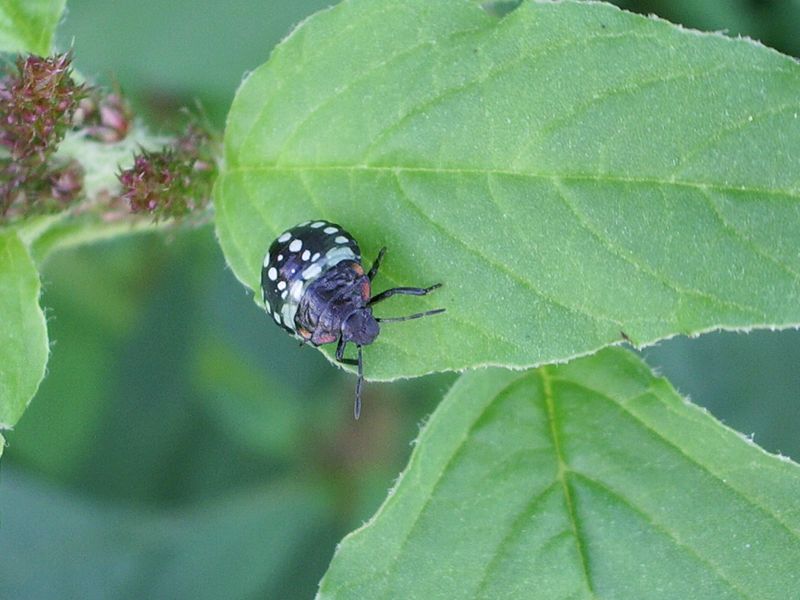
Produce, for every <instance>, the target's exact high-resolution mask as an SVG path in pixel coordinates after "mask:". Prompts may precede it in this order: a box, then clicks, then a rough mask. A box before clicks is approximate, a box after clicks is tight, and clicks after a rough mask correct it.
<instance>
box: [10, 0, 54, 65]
mask: <svg viewBox="0 0 800 600" xmlns="http://www.w3.org/2000/svg"><path fill="white" fill-rule="evenodd" d="M66 3H67V0H0V52H20V53H21V52H31V53H33V54H39V55H41V56H45V55H47V54H50V51H51V50H52V45H53V34H54V33H55V30H56V26H57V25H58V21H59V20H60V19H61V13H62V12H63V11H64V6H65V5H66Z"/></svg>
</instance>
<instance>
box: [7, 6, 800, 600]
mask: <svg viewBox="0 0 800 600" xmlns="http://www.w3.org/2000/svg"><path fill="white" fill-rule="evenodd" d="M327 4H328V3H327V2H317V1H311V2H308V1H297V0H280V1H278V0H276V1H274V2H269V3H265V2H260V1H258V0H233V1H231V2H228V3H224V4H220V3H217V2H212V1H211V0H199V1H198V0H193V1H189V0H176V1H174V2H170V3H166V4H165V3H163V2H157V1H155V0H140V1H137V2H132V1H125V2H114V3H109V2H106V1H104V0H73V1H71V2H69V4H68V11H67V16H66V19H65V21H64V24H63V25H62V27H61V28H60V30H59V35H58V39H59V46H60V47H61V48H62V49H63V48H66V47H69V46H70V44H72V43H73V40H74V46H75V55H76V64H77V67H78V68H79V69H80V70H81V71H82V72H83V73H87V74H97V75H99V76H101V77H103V78H104V79H105V80H106V81H111V80H114V79H115V80H117V81H118V82H119V84H120V85H121V86H122V88H123V90H124V91H125V92H127V93H129V94H132V95H133V96H134V97H135V99H136V101H137V106H138V108H139V110H140V111H144V112H145V113H146V114H148V115H149V117H151V118H153V119H155V120H156V122H158V123H160V124H161V126H162V127H163V128H165V129H167V128H172V127H175V123H174V121H172V120H171V119H173V118H174V113H173V112H172V110H173V108H175V107H178V106H192V105H193V103H194V99H195V98H199V99H200V100H201V101H202V103H203V105H204V107H205V108H206V110H207V112H208V114H209V115H210V116H211V118H212V119H213V121H214V123H215V124H216V125H217V126H218V127H219V128H220V129H221V128H222V126H223V118H224V115H225V113H226V111H227V108H228V104H229V102H230V100H231V98H232V97H233V94H234V92H235V89H236V86H237V85H238V83H239V82H240V81H241V77H242V75H243V74H244V72H245V71H248V70H252V69H254V68H255V67H257V66H258V65H260V64H261V63H262V62H264V60H266V58H267V55H268V53H269V51H270V49H271V48H272V46H274V44H275V43H277V42H278V41H279V40H280V39H281V38H283V37H284V36H285V35H286V34H287V33H288V32H289V31H290V29H291V27H292V26H293V24H295V23H297V22H298V21H299V20H300V19H302V18H304V17H305V16H307V15H309V14H311V13H312V12H313V11H315V10H317V9H319V8H321V7H322V6H324V5H327ZM702 4H704V5H706V6H711V7H712V8H713V7H714V6H717V7H719V6H723V7H727V6H732V5H733V4H732V3H730V2H724V1H722V0H720V2H713V1H707V2H703V3H702ZM740 4H742V5H744V6H746V7H750V8H752V10H750V8H748V10H749V12H748V14H750V16H751V17H750V18H749V20H748V21H747V23H746V25H747V29H745V30H743V31H742V33H748V34H750V35H753V36H758V37H760V39H761V40H762V41H763V42H764V43H766V44H768V45H772V46H775V47H778V48H779V49H782V50H784V51H786V52H792V53H794V54H795V55H796V54H797V53H798V50H797V49H796V48H795V49H794V50H792V49H791V48H790V46H791V44H797V42H798V40H797V37H796V32H797V30H798V28H797V26H794V27H793V28H792V27H791V24H792V23H793V22H795V23H796V21H792V19H796V18H797V15H798V14H800V11H799V10H798V8H797V3H791V2H782V1H781V2H763V1H762V2H741V3H740ZM672 6H673V3H672V2H662V3H660V7H657V8H653V7H652V5H649V6H647V7H645V6H642V11H644V12H649V11H654V10H655V11H656V12H658V10H661V9H663V10H670V11H671V12H670V14H668V15H667V14H666V13H661V14H663V16H669V18H670V19H672V20H673V21H677V22H681V23H683V24H685V25H688V26H694V27H704V26H705V25H703V24H701V23H698V22H694V21H691V20H690V16H691V15H689V13H684V14H679V13H677V12H675V11H674V10H672ZM676 6H677V4H676ZM628 7H629V8H632V7H633V3H628ZM689 8H691V7H689ZM717 14H722V15H723V16H725V15H726V14H732V13H730V11H727V10H724V9H720V10H718V11H717ZM715 23H716V22H714V23H712V27H713V28H715V29H716V28H719V27H726V26H728V25H725V24H724V23H723V24H722V25H717V24H715ZM763 31H766V32H768V35H766V34H765V35H763V37H762V34H761V33H760V32H763ZM781 31H783V32H784V33H781ZM170 115H172V117H171V116H170ZM43 287H44V296H43V305H44V306H45V307H46V314H47V316H48V324H49V328H50V330H51V339H52V340H53V342H54V345H53V349H52V355H51V360H50V364H49V366H48V371H49V372H48V376H47V377H46V378H45V380H44V382H43V384H42V387H41V390H40V392H39V393H38V394H37V396H36V398H35V399H34V401H33V402H32V403H31V406H30V407H29V409H28V411H27V412H26V413H25V415H24V417H23V418H22V420H21V421H20V422H19V424H18V426H17V427H16V429H15V430H14V431H12V432H8V434H7V435H6V436H5V437H6V438H7V442H8V447H7V448H6V449H5V454H4V455H3V458H2V460H1V461H0V556H3V557H4V560H3V561H0V563H2V567H0V568H1V569H2V570H0V582H2V584H0V586H3V587H0V597H10V598H15V597H26V596H25V595H24V594H23V592H26V591H30V592H31V594H34V592H35V595H28V596H27V597H41V598H50V597H52V598H59V599H61V598H85V597H91V595H90V594H91V593H94V596H95V597H103V598H108V597H126V596H136V597H142V596H143V595H166V596H169V595H170V593H169V592H170V590H172V591H175V590H186V591H188V592H192V594H191V597H203V595H202V594H200V593H197V594H196V595H195V594H194V592H196V591H197V590H195V589H191V588H189V587H182V588H179V587H177V586H179V585H186V586H188V585H189V584H187V583H185V582H184V583H181V582H179V581H176V582H173V585H174V586H175V587H159V589H155V588H153V587H149V588H148V587H141V586H145V585H146V584H147V583H148V580H149V579H150V578H152V581H153V582H158V583H159V584H160V585H163V586H167V585H169V583H168V582H167V583H164V582H165V579H164V577H165V576H167V574H168V573H169V572H170V571H169V569H174V568H176V567H180V566H181V565H183V569H185V570H189V569H190V568H192V567H190V565H206V564H208V563H206V562H203V560H205V559H203V558H202V557H198V556H197V553H198V552H199V551H200V549H198V548H194V547H193V546H196V545H197V544H198V542H197V539H198V538H197V537H192V536H191V535H189V534H187V533H186V532H185V531H180V530H181V529H182V528H184V529H185V528H189V529H197V531H198V535H203V534H204V532H203V531H201V530H200V527H201V524H202V523H203V522H204V521H207V522H208V523H209V525H208V529H205V530H204V531H206V532H209V531H211V529H212V528H214V527H221V528H228V527H229V525H228V524H226V521H225V520H226V519H227V517H226V516H225V515H224V513H225V512H226V509H225V506H231V507H236V510H235V512H236V513H237V515H231V516H230V519H231V520H230V521H227V523H231V522H232V521H236V520H237V519H239V521H238V523H239V525H235V526H234V525H231V526H230V527H231V530H232V533H231V535H233V536H238V535H241V536H242V542H241V544H242V545H241V547H238V546H236V545H234V548H236V549H235V550H233V551H230V550H227V548H229V546H227V544H228V541H227V540H226V541H220V543H219V545H218V546H217V545H216V543H215V542H213V541H211V542H208V544H207V545H208V546H209V547H208V548H207V549H208V550H209V552H211V553H214V552H216V551H220V552H221V553H222V554H225V555H226V556H225V558H226V560H227V559H228V558H230V556H233V557H239V553H240V552H249V553H251V554H252V556H253V557H254V558H256V559H258V561H256V562H257V563H258V562H260V563H263V565H264V568H263V569H262V568H259V569H257V573H258V574H259V577H260V578H261V579H262V581H261V583H260V584H259V585H260V587H256V584H255V583H253V582H250V581H242V582H240V583H239V584H237V587H236V588H233V587H232V588H231V590H230V591H231V594H226V597H230V598H235V597H237V596H236V595H235V594H236V593H238V594H239V595H238V597H280V598H309V597H312V596H313V594H314V592H315V590H316V586H317V582H318V581H319V579H320V578H321V576H322V575H323V573H324V572H325V570H326V568H327V565H328V562H329V561H330V558H331V556H332V555H333V551H334V548H335V546H336V543H337V542H338V541H339V540H340V539H341V538H342V536H343V535H344V534H345V533H347V532H349V531H351V530H352V529H353V528H354V527H357V526H358V525H360V524H361V523H362V522H363V521H364V520H366V519H367V518H368V517H369V516H370V515H371V514H372V513H373V512H374V511H375V509H376V508H377V507H378V506H379V505H380V503H381V502H382V501H383V500H384V498H385V496H386V490H387V489H388V488H389V487H390V486H391V484H392V482H393V481H394V479H395V477H396V476H397V474H398V473H399V471H400V470H401V469H402V467H403V465H404V464H405V462H406V460H407V458H408V455H409V452H410V446H409V442H410V440H412V439H414V438H415V437H416V434H417V431H418V426H419V423H420V421H422V420H424V419H425V416H426V415H427V414H429V413H430V412H431V411H432V410H433V408H434V407H435V405H436V403H437V402H438V400H440V399H441V398H442V397H443V396H444V394H445V393H446V391H447V390H448V388H449V387H450V385H451V384H452V381H453V380H454V376H453V375H449V374H445V375H438V376H435V377H426V378H423V379H420V380H414V381H403V382H396V383H393V384H390V385H387V384H367V386H366V388H365V407H364V413H363V415H362V419H361V421H360V422H359V423H358V424H354V423H353V421H352V394H353V385H354V380H353V378H352V377H349V376H345V375H343V374H342V373H341V372H339V371H337V370H336V369H334V368H332V367H331V366H330V365H328V363H327V362H326V361H325V360H324V359H323V358H322V357H321V356H320V355H319V353H317V352H314V351H312V350H310V349H308V348H299V347H298V346H297V344H296V342H294V341H293V340H291V339H290V338H289V337H288V336H286V335H285V333H283V332H282V331H280V330H279V329H278V328H277V327H275V326H274V324H271V323H269V322H267V321H266V319H265V318H264V315H263V313H261V312H260V311H259V310H258V309H257V307H256V306H255V304H254V303H253V301H252V297H251V296H250V295H249V294H248V293H247V292H246V291H245V290H244V288H243V287H242V286H241V285H240V284H239V283H238V282H237V281H236V279H235V278H234V277H233V275H232V274H231V273H230V271H229V270H227V268H226V267H225V264H224V261H223V259H222V256H221V253H220V251H219V248H218V246H217V245H216V242H215V241H214V239H213V233H212V230H211V228H210V227H205V228H203V229H200V230H197V231H194V232H191V233H187V232H184V231H181V230H169V231H167V232H164V233H159V234H147V235H145V236H142V237H139V238H130V239H119V240H116V241H108V242H103V243H99V244H96V245H94V246H86V247H81V248H76V249H70V250H67V251H63V252H61V253H56V254H54V255H53V256H52V258H51V259H50V260H49V262H48V263H47V264H46V266H45V268H44V273H43ZM645 356H646V358H647V360H648V362H649V363H650V364H651V365H654V366H656V367H658V368H659V369H660V370H661V372H662V373H663V374H664V375H666V376H667V377H669V378H670V379H671V380H672V382H673V384H674V385H675V386H676V387H677V388H678V390H679V391H680V392H681V393H683V394H688V395H689V396H691V398H692V400H694V401H695V402H697V403H699V404H702V405H705V406H709V407H710V408H711V410H712V412H713V414H714V415H715V416H716V417H718V418H720V419H722V420H723V421H724V422H726V423H727V424H729V425H731V426H732V427H735V428H736V429H737V430H739V431H742V432H744V433H746V434H753V435H754V438H755V441H756V442H758V443H759V444H761V445H762V446H764V447H765V448H767V449H769V450H772V451H778V450H780V451H782V452H783V453H784V454H788V455H789V456H792V457H794V458H795V459H800V436H797V435H796V431H797V428H798V423H800V373H799V372H798V371H799V370H798V369H797V364H800V362H799V361H800V334H799V333H798V332H797V331H784V332H755V333H751V334H748V335H741V334H738V335H737V334H732V333H730V334H709V335H705V336H702V337H701V338H698V339H693V340H689V339H685V338H676V339H673V340H669V341H666V342H662V343H661V344H659V345H658V346H656V347H654V348H650V349H648V350H647V351H646V352H645ZM278 412H280V414H277V413H278ZM254 498H255V500H252V499H254ZM284 501H286V503H289V504H296V505H297V506H298V507H301V508H304V509H305V512H306V513H307V515H308V516H307V518H306V517H303V518H302V520H301V519H300V518H299V517H295V516H294V515H297V514H298V512H292V511H291V510H290V509H289V508H285V507H284V508H281V506H282V505H283V503H284ZM228 503H229V504H228ZM262 503H263V504H264V506H260V504H262ZM284 521H290V522H284ZM298 521H299V522H298ZM303 521H304V522H303ZM124 522H127V523H128V525H125V526H123V525H122V523H124ZM276 522H278V523H279V524H278V525H276V526H273V525H272V523H276ZM37 523H40V524H42V526H41V527H39V526H38V525H37ZM94 523H97V528H94V526H93V524H94ZM131 523H132V524H131ZM176 523H177V524H176ZM47 524H50V525H52V531H53V533H51V532H50V530H47V529H46V525H47ZM154 524H155V525H154ZM155 529H163V532H162V533H161V534H159V535H156V534H155V533H154V530H155ZM250 529H252V530H254V531H256V532H257V533H258V534H259V535H258V536H256V537H258V538H260V540H258V541H254V540H253V539H252V538H249V537H248V535H249V534H250V533H252V532H251V531H249V530H250ZM76 531H81V532H82V533H81V535H85V536H86V537H87V542H86V543H85V544H83V545H81V546H80V550H81V553H80V554H77V553H76V555H75V557H72V559H70V560H68V558H69V556H70V551H71V549H72V548H73V547H75V546H74V544H75V540H74V538H75V535H76V534H75V532H76ZM90 532H91V535H90ZM215 537H217V534H216V533H215V534H213V535H211V534H210V533H209V535H208V539H214V538H215ZM279 539H280V540H281V541H278V540H279ZM42 540H46V541H47V544H48V546H47V547H42V545H35V546H34V543H37V544H42ZM248 540H249V541H248ZM260 541H263V542H264V544H263V545H261V544H260ZM270 542H274V543H270ZM109 544H111V545H113V546H115V547H116V549H115V550H114V551H113V552H112V550H113V549H111V548H109ZM26 545H30V546H31V547H32V548H34V549H35V550H33V551H31V550H28V551H24V552H23V550H24V548H25V546H26ZM142 548H145V549H153V554H154V555H155V556H156V557H167V558H165V559H164V560H163V561H162V560H160V558H155V559H152V558H151V560H149V561H148V560H146V559H147V556H148V555H149V552H148V551H145V550H142ZM245 548H247V550H245ZM17 554H18V555H19V556H20V557H21V558H20V560H14V556H15V555H17ZM228 555H230V556H228ZM8 557H11V558H8ZM104 557H105V558H104ZM104 560H106V561H107V562H103V561H104ZM180 561H185V562H180ZM162 562H163V563H164V564H162ZM65 564H66V565H68V568H67V567H64V566H63V565H65ZM227 564H230V563H227ZM60 565H62V566H60ZM106 565H108V566H109V568H111V566H113V569H112V570H109V571H107V572H106V573H105V575H104V576H102V577H100V576H98V575H97V572H98V570H101V569H102V568H103V567H104V566H106ZM221 568H222V569H224V570H225V571H227V573H225V575H226V576H230V575H232V574H235V571H234V570H233V569H234V566H231V567H230V570H229V568H228V567H227V566H223V567H221ZM216 572H220V571H216ZM32 573H35V574H36V575H37V576H43V574H48V573H49V574H51V575H52V576H51V577H49V578H47V579H45V581H49V582H57V581H63V582H65V586H67V587H64V588H62V589H57V588H55V587H51V588H48V590H44V589H43V588H42V587H26V586H27V585H30V586H35V585H36V584H35V582H30V581H28V579H26V578H30V577H31V574H32ZM59 578H61V579H59ZM26 581H28V583H27V584H26V583H25V582H26ZM228 581H229V580H228ZM82 582H91V585H88V584H84V583H82ZM67 583H68V584H69V585H67ZM231 585H233V583H231ZM126 586H130V587H126ZM89 588H91V589H89ZM17 590H18V591H19V593H18V594H17V593H15V592H16V591H17ZM254 590H255V591H254ZM208 591H209V595H208V596H207V597H215V598H216V597H219V594H217V595H216V596H212V595H211V593H212V592H215V591H218V590H216V589H215V588H208ZM40 592H41V593H40Z"/></svg>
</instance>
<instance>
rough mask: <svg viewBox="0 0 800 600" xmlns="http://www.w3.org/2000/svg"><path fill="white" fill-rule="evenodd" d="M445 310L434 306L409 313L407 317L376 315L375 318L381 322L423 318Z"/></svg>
mask: <svg viewBox="0 0 800 600" xmlns="http://www.w3.org/2000/svg"><path fill="white" fill-rule="evenodd" d="M444 311H445V309H443V308H434V309H433V310H426V311H425V312H421V313H416V314H413V315H408V316H407V317H375V320H376V321H378V322H379V323H393V322H396V321H410V320H411V319H421V318H422V317H427V316H429V315H438V314H439V313H443V312H444Z"/></svg>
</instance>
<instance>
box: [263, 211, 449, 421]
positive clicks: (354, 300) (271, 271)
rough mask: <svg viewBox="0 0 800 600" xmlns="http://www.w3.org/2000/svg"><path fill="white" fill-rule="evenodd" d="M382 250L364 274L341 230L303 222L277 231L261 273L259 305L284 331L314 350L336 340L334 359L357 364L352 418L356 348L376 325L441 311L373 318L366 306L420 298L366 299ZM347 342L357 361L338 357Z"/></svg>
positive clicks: (401, 290)
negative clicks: (354, 352)
mask: <svg viewBox="0 0 800 600" xmlns="http://www.w3.org/2000/svg"><path fill="white" fill-rule="evenodd" d="M385 252H386V248H382V249H381V251H380V252H379V253H378V257H377V258H376V259H375V262H374V263H373V264H372V268H371V269H370V270H369V272H368V273H365V272H364V267H362V266H361V251H360V250H359V248H358V244H357V243H356V241H355V240H354V239H353V236H351V235H350V234H349V233H347V232H346V231H345V230H344V229H342V227H341V226H339V225H337V224H335V223H329V222H328V221H306V222H305V223H300V224H299V225H297V226H295V227H292V228H291V229H289V230H287V231H285V232H283V233H282V234H281V235H280V236H278V238H277V239H276V240H275V241H273V242H272V244H271V245H270V247H269V251H268V252H267V255H266V256H265V257H264V264H263V267H262V269H261V290H262V292H263V294H264V307H265V309H266V311H267V313H268V314H269V315H271V316H272V318H273V319H274V320H275V322H276V323H277V324H278V325H280V326H281V327H283V329H285V330H286V331H287V332H288V333H290V334H292V335H294V336H296V337H298V338H299V339H301V340H302V341H303V342H309V343H311V344H312V345H314V346H319V345H321V344H330V343H332V342H337V343H338V345H337V346H336V360H338V361H339V362H342V363H346V364H355V365H358V381H357V383H356V399H355V407H354V412H355V417H356V419H358V417H359V415H360V413H361V386H362V384H363V381H364V367H363V360H362V357H361V347H362V346H366V345H367V344H371V343H372V342H374V341H375V338H376V337H378V333H380V325H379V323H380V322H389V321H406V320H408V319H417V318H419V317H424V316H427V315H433V314H436V313H440V312H444V309H443V308H439V309H435V310H429V311H426V312H422V313H417V314H414V315H409V316H406V317H391V318H378V317H374V316H373V314H372V305H373V304H375V303H376V302H380V301H381V300H385V299H386V298H389V297H391V296H393V295H395V294H408V295H412V296H424V295H425V294H427V293H429V292H430V291H432V290H435V289H436V288H438V287H440V285H441V284H438V283H437V284H436V285H432V286H430V287H427V288H415V287H397V288H391V289H388V290H386V291H384V292H381V293H380V294H377V295H376V296H373V295H372V283H371V282H372V279H373V278H374V277H375V274H376V273H377V272H378V269H379V268H380V264H381V260H382V259H383V255H384V253H385ZM348 342H353V343H354V344H355V345H356V347H357V348H358V359H357V360H353V359H347V358H345V357H344V352H345V346H346V345H347V343H348Z"/></svg>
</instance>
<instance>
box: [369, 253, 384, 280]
mask: <svg viewBox="0 0 800 600" xmlns="http://www.w3.org/2000/svg"><path fill="white" fill-rule="evenodd" d="M384 254H386V246H384V247H383V248H381V251H380V252H378V258H376V259H375V262H374V263H372V268H371V269H370V270H369V273H367V277H368V278H369V280H370V281H372V278H373V277H375V275H376V274H377V273H378V269H380V268H381V261H382V260H383V255H384Z"/></svg>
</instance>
